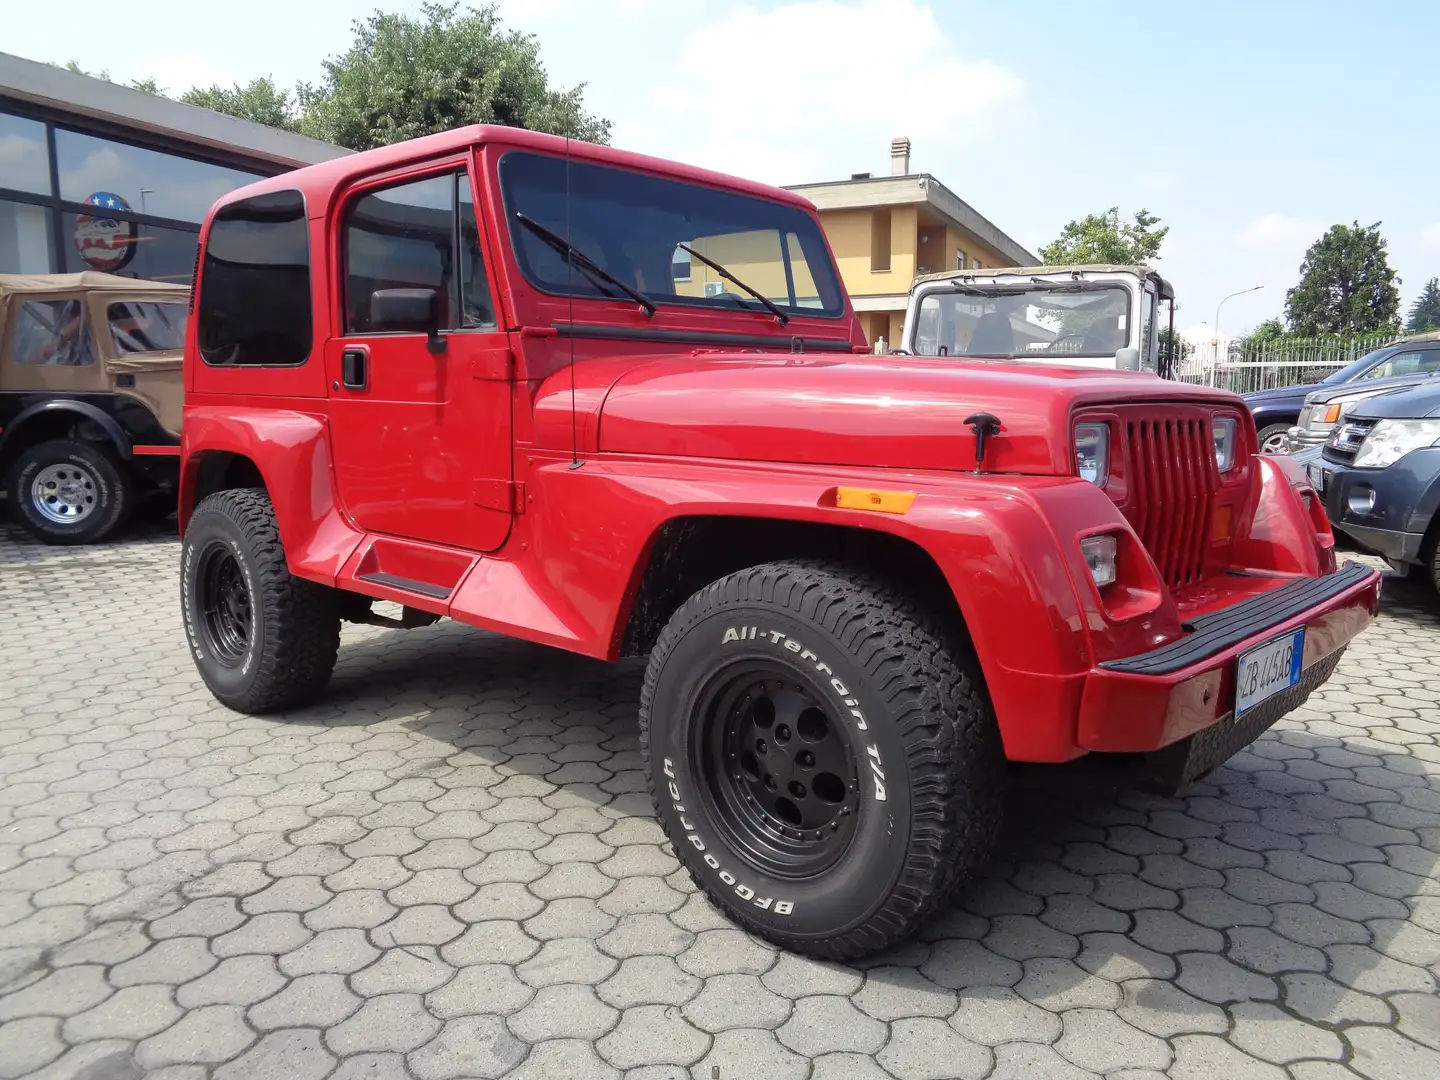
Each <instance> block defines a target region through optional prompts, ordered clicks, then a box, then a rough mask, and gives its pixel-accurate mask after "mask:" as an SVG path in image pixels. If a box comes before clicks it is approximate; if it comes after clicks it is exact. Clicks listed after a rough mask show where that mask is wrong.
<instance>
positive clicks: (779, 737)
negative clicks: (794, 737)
mask: <svg viewBox="0 0 1440 1080" xmlns="http://www.w3.org/2000/svg"><path fill="white" fill-rule="evenodd" d="M775 741H776V742H782V743H787V742H789V741H790V728H789V727H788V726H787V725H785V724H780V725H778V726H777V727H776V728H775Z"/></svg>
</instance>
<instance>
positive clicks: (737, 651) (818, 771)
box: [640, 562, 1004, 959]
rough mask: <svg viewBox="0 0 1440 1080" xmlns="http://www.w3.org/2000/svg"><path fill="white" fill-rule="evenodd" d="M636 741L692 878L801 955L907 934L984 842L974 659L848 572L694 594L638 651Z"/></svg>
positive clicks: (784, 566) (990, 771) (981, 712)
mask: <svg viewBox="0 0 1440 1080" xmlns="http://www.w3.org/2000/svg"><path fill="white" fill-rule="evenodd" d="M640 740H641V749H642V752H643V753H644V755H645V761H646V768H647V769H648V770H649V773H650V779H651V783H652V785H653V790H654V792H655V800H656V813H657V815H658V816H659V818H660V821H661V823H662V825H663V826H664V828H665V830H666V832H667V834H668V835H669V837H670V840H671V842H672V843H673V845H674V847H675V850H676V853H677V855H678V857H679V858H680V860H681V861H682V862H683V863H684V864H685V866H686V868H687V869H688V870H689V872H690V874H691V876H692V877H693V878H694V879H695V881H696V883H697V884H698V885H699V886H700V887H701V888H703V889H704V890H705V892H706V893H707V894H708V895H709V896H710V898H711V899H712V900H713V901H715V903H716V904H717V905H719V906H720V907H721V908H722V909H723V910H724V911H725V912H726V913H727V914H728V915H729V916H730V917H731V918H732V919H734V920H735V921H736V922H738V923H740V924H741V925H743V926H745V927H746V928H747V929H749V930H752V931H754V932H755V933H757V934H759V935H761V936H762V937H765V938H768V939H769V940H771V941H773V942H775V943H777V944H779V945H782V946H784V947H786V948H789V949H793V950H795V951H798V952H804V953H809V954H811V955H815V956H822V957H828V958H833V959H843V958H847V957H855V956H860V955H864V954H867V953H872V952H875V951H878V950H880V949H882V948H884V947H885V946H887V945H889V944H890V943H892V942H894V941H896V940H897V939H899V938H902V937H904V936H906V935H908V934H909V933H911V932H912V931H913V930H914V929H915V928H916V927H917V926H919V924H920V923H921V922H923V921H924V919H925V918H926V917H928V916H929V915H930V914H931V913H932V912H933V911H934V910H935V908H936V907H937V906H938V905H939V904H940V903H941V902H942V901H943V900H944V899H945V898H946V897H947V896H948V895H949V894H950V893H951V892H952V890H953V888H954V887H955V885H956V884H957V883H959V882H960V881H962V880H964V879H965V878H967V877H968V876H969V875H970V874H972V873H973V872H974V871H975V870H976V869H978V868H979V866H980V865H981V864H982V863H983V862H984V861H985V859H986V858H987V857H988V856H989V853H990V851H991V848H992V846H993V844H994V840H995V837H996V834H997V832H998V829H999V822H1000V813H1001V784H1002V777H1003V772H1004V768H1003V767H1004V761H1003V753H1002V751H1001V746H1000V739H999V732H998V729H997V727H996V724H995V719H994V715H993V713H992V710H991V707H990V702H989V698H988V695H987V694H986V692H985V687H984V682H983V680H982V678H981V676H980V672H979V669H978V666H977V665H976V664H975V662H974V659H973V656H972V655H971V654H970V652H969V650H968V648H967V647H966V646H965V645H964V644H963V643H961V642H959V641H958V640H955V635H950V634H946V633H945V632H944V631H943V630H941V629H940V628H939V627H938V626H937V625H935V623H934V621H933V620H931V619H930V618H928V617H927V616H926V615H925V614H924V613H922V612H921V610H920V609H919V608H918V607H917V606H916V605H915V604H913V603H912V602H911V601H910V600H909V599H908V598H907V597H905V596H904V595H903V594H901V593H899V592H897V591H895V590H894V589H892V588H891V587H890V586H888V585H887V584H885V583H883V582H880V581H877V580H874V579H871V578H868V577H865V576H863V575H859V574H856V573H854V572H852V571H850V570H848V569H846V568H844V567H836V566H827V565H822V564H812V563H804V562H789V563H771V564H767V565H763V566H758V567H753V568H751V569H747V570H742V571H739V572H738V573H735V574H731V575H729V576H728V577H725V578H722V579H720V580H719V581H717V582H715V583H713V584H712V585H709V586H708V587H706V588H705V589H702V590H701V591H700V592H698V593H696V594H695V595H694V596H693V597H691V598H690V600H689V601H687V602H686V603H685V604H684V605H683V606H682V607H681V608H680V610H679V611H678V612H676V614H675V615H674V617H673V618H672V619H671V620H670V623H669V624H668V625H667V626H666V628H665V630H664V632H663V633H662V634H661V636H660V640H659V642H658V643H657V644H656V646H655V649H654V650H653V652H652V653H651V657H650V663H649V667H648V669H647V671H646V675H645V685H644V688H643V690H642V692H641V706H640Z"/></svg>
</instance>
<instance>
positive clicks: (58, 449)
mask: <svg viewBox="0 0 1440 1080" xmlns="http://www.w3.org/2000/svg"><path fill="white" fill-rule="evenodd" d="M6 490H7V492H8V493H9V498H10V504H11V508H12V513H13V514H14V516H15V519H16V520H17V521H18V522H19V523H20V525H21V526H22V527H23V528H24V529H25V531H26V532H28V533H30V535H31V536H33V537H35V538H36V539H37V540H42V541H44V542H45V543H47V544H93V543H95V542H97V541H100V540H104V539H105V538H106V537H108V536H110V535H111V534H112V533H114V532H115V531H116V530H117V529H118V528H120V527H121V526H122V525H123V524H124V523H125V519H126V518H127V517H128V516H129V514H130V509H131V503H132V501H133V499H134V485H133V482H132V481H131V478H130V474H129V472H127V471H126V469H125V467H124V466H123V465H122V464H121V463H120V461H119V459H118V458H117V457H116V456H115V454H114V453H113V452H112V451H110V450H109V448H108V447H104V446H100V445H97V444H95V443H88V442H81V441H79V440H77V439H52V440H50V441H49V442H43V443H39V444H37V445H35V446H32V447H30V448H29V449H28V450H24V451H22V452H21V454H20V456H19V457H18V458H16V460H15V463H14V464H13V465H12V466H11V467H10V475H9V477H8V478H7V480H6Z"/></svg>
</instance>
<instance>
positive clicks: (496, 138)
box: [211, 124, 815, 217]
mask: <svg viewBox="0 0 1440 1080" xmlns="http://www.w3.org/2000/svg"><path fill="white" fill-rule="evenodd" d="M478 143H491V144H498V145H503V146H505V147H507V148H513V149H527V150H538V151H543V152H545V153H550V154H556V155H560V156H564V155H566V154H569V155H570V157H571V158H572V159H573V160H575V161H587V162H594V163H596V164H599V165H613V166H616V167H619V168H626V169H636V170H639V171H642V172H648V173H653V174H655V175H657V176H667V177H672V178H674V179H679V180H688V181H692V182H694V183H699V184H708V185H710V186H711V187H719V188H724V189H726V190H728V191H734V192H740V193H743V194H747V195H754V196H757V197H759V198H763V199H768V200H771V201H772V202H778V203H785V204H787V205H789V206H798V207H801V208H803V209H805V210H808V211H810V212H812V213H813V212H814V211H815V204H814V203H812V202H810V200H809V199H806V198H804V197H803V196H800V195H797V194H795V193H794V192H793V191H786V190H785V189H784V188H778V187H772V186H770V185H769V184H760V183H756V182H755V181H753V180H745V179H743V178H741V177H738V176H731V175H729V174H727V173H721V172H715V171H713V170H710V169H701V168H697V167H696V166H694V165H684V164H680V163H678V162H674V161H667V160H666V159H664V158H658V157H651V156H650V155H648V154H636V153H632V152H631V151H628V150H616V149H614V148H613V147H609V146H601V145H600V144H598V143H592V142H585V141H583V140H580V139H567V138H563V137H562V136H559V135H547V134H545V133H543V132H539V131H528V130H526V129H524V128H516V127H507V126H505V125H503V124H472V125H470V126H468V127H462V128H455V129H454V130H453V131H442V132H440V133H439V134H437V135H425V136H422V137H421V138H418V139H409V140H407V141H405V142H401V143H395V144H393V145H390V146H379V147H376V148H375V149H373V150H364V151H361V152H360V153H357V154H347V155H345V156H344V157H339V158H334V159H332V160H330V161H322V162H320V163H319V164H317V165H307V166H305V167H304V168H303V169H295V170H293V171H291V172H287V173H281V174H279V175H278V176H271V177H267V178H266V179H263V180H258V181H256V182H255V183H253V184H248V185H246V186H245V187H242V188H237V189H236V190H234V191H232V192H230V193H229V194H227V195H225V196H223V197H222V198H221V199H220V200H219V201H217V202H216V203H215V204H214V206H212V207H211V213H212V214H213V213H214V212H215V210H217V209H219V208H220V207H222V206H225V205H227V204H229V203H232V202H235V201H237V200H240V199H248V198H250V197H252V196H254V195H259V194H263V193H264V192H267V191H293V190H295V189H296V188H299V189H300V190H302V191H310V192H316V193H318V192H320V191H324V190H327V189H329V190H334V189H336V188H339V187H342V186H344V185H345V184H347V183H349V182H350V181H351V180H354V179H358V178H359V177H363V176H368V175H371V174H373V173H376V172H383V171H384V170H385V169H388V168H392V167H395V166H400V165H408V164H412V163H415V162H422V161H425V160H426V159H427V158H432V157H442V156H444V155H446V154H453V153H454V152H455V151H457V150H463V149H465V148H466V147H469V146H474V145H476V144H478ZM323 210H324V208H323V207H317V206H311V207H309V208H308V213H309V215H310V216H311V217H315V216H317V215H318V214H319V213H322V212H323Z"/></svg>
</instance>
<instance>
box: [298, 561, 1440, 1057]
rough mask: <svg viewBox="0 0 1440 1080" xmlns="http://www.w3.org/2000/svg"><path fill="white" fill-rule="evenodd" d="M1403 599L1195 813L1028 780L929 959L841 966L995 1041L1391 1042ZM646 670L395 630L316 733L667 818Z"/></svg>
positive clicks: (514, 791) (1435, 840)
mask: <svg viewBox="0 0 1440 1080" xmlns="http://www.w3.org/2000/svg"><path fill="white" fill-rule="evenodd" d="M1386 590H1387V591H1386V598H1385V601H1384V617H1385V618H1387V619H1389V620H1392V623H1391V625H1392V628H1393V629H1392V630H1391V631H1390V632H1389V633H1388V634H1387V641H1386V642H1385V643H1383V644H1382V643H1379V642H1376V641H1375V640H1374V638H1373V636H1372V637H1362V638H1361V639H1360V640H1359V641H1358V642H1357V643H1356V644H1355V645H1354V646H1352V649H1351V651H1350V652H1349V653H1348V654H1347V656H1346V658H1345V660H1344V661H1343V662H1342V665H1341V667H1340V668H1339V669H1338V670H1337V672H1336V675H1335V676H1334V677H1333V678H1332V680H1331V681H1330V683H1328V684H1327V685H1326V687H1325V688H1324V691H1323V693H1322V694H1321V695H1320V696H1317V697H1312V698H1311V700H1310V701H1309V702H1308V703H1307V704H1306V706H1304V707H1303V708H1302V709H1300V710H1297V711H1296V712H1295V713H1293V714H1292V715H1291V716H1290V717H1289V718H1287V719H1286V720H1284V721H1282V722H1281V723H1280V724H1279V725H1277V726H1276V727H1275V728H1274V729H1272V730H1271V731H1270V732H1268V733H1267V734H1266V735H1265V736H1263V737H1262V738H1261V739H1260V740H1259V741H1258V742H1257V743H1256V744H1254V745H1253V746H1252V747H1250V748H1249V749H1247V750H1245V751H1242V752H1241V753H1239V754H1237V755H1236V756H1235V757H1233V758H1232V759H1231V760H1230V761H1229V762H1227V763H1226V765H1224V766H1222V767H1221V768H1220V769H1218V770H1216V771H1215V772H1214V773H1213V774H1211V776H1210V777H1208V778H1206V779H1205V780H1204V781H1202V782H1199V783H1197V784H1195V785H1193V786H1192V787H1191V788H1190V789H1189V790H1188V791H1187V792H1186V793H1185V794H1184V795H1182V796H1176V797H1166V796H1163V795H1157V794H1152V793H1149V792H1146V791H1145V790H1143V789H1141V788H1139V787H1136V786H1134V785H1132V784H1130V783H1128V782H1124V783H1114V782H1105V781H1104V780H1103V779H1102V780H1100V781H1097V778H1096V775H1095V773H1094V772H1093V771H1090V770H1086V769H1084V768H1033V767H1032V768H1028V769H1023V770H1014V783H1013V784H1012V786H1011V791H1010V795H1009V798H1008V806H1007V826H1006V829H1005V833H1004V837H1003V839H1002V841H1001V843H1000V845H999V847H998V849H997V854H996V857H995V858H994V860H993V861H992V863H991V865H990V866H989V867H988V868H987V870H986V871H985V873H984V874H983V875H982V877H981V878H980V879H979V880H977V881H975V882H972V883H971V884H970V885H969V886H968V887H966V888H965V889H963V890H962V891H961V892H960V894H959V895H958V896H957V897H955V899H954V902H953V903H952V904H951V905H950V906H949V907H948V908H947V909H946V910H944V911H942V912H941V913H940V914H938V915H937V916H936V917H935V918H933V919H932V920H931V921H930V922H929V924H927V925H926V926H925V927H923V928H922V929H921V930H920V932H919V933H918V934H917V935H916V936H915V937H914V938H913V939H912V940H909V941H906V942H902V943H900V944H899V945H897V946H896V947H894V948H892V949H891V950H889V951H887V952H886V953H884V954H882V955H879V956H876V957H872V958H869V959H867V960H865V961H863V962H860V963H856V964H853V965H848V966H847V965H822V967H825V968H826V969H828V970H833V971H836V972H839V971H843V970H845V969H846V967H848V968H849V969H850V970H854V971H864V972H866V973H867V976H868V981H867V987H869V986H875V987H889V988H890V992H891V993H893V994H894V995H895V996H896V1000H897V1005H896V1009H897V1012H896V1015H897V1016H899V1015H914V1014H915V1010H916V1009H917V1008H919V1009H920V1010H921V1012H925V1011H926V1010H927V1009H928V1010H930V1011H931V1012H932V1013H933V1014H934V1015H948V1014H949V1012H951V1011H953V1010H954V1008H955V1007H956V1005H957V1003H958V1005H959V1008H960V1013H959V1014H957V1015H961V1016H964V1017H966V1018H967V1019H966V1022H967V1023H969V1024H971V1025H972V1026H973V1028H974V1033H973V1034H974V1035H975V1037H977V1038H979V1037H980V1036H982V1035H990V1036H994V1035H996V1032H993V1031H991V1030H990V1029H989V1028H988V1027H987V1025H991V1024H999V1023H1013V1022H1015V1019H1016V1017H1017V1016H1025V1015H1029V1016H1030V1017H1031V1018H1032V1020H1033V1022H1035V1023H1038V1024H1049V1023H1052V1022H1054V1023H1058V1022H1059V1020H1058V1017H1059V1014H1061V1013H1065V1012H1068V1011H1069V1010H1072V1009H1099V1010H1110V1011H1118V1012H1119V1015H1120V1016H1121V1017H1122V1018H1124V1019H1125V1020H1126V1021H1127V1022H1128V1023H1130V1024H1131V1025H1132V1026H1135V1027H1138V1028H1139V1029H1141V1030H1143V1031H1147V1032H1150V1033H1151V1034H1152V1035H1155V1036H1157V1037H1159V1038H1162V1039H1168V1038H1174V1037H1178V1036H1180V1035H1182V1034H1185V1033H1203V1032H1210V1033H1214V1034H1220V1035H1224V1034H1225V1033H1226V1032H1228V1031H1230V1030H1231V1029H1232V1027H1233V1026H1234V1025H1236V1024H1240V1023H1242V1022H1243V1023H1244V1024H1248V1025H1251V1026H1252V1027H1255V1028H1256V1029H1257V1030H1263V1029H1265V1027H1266V1025H1272V1026H1273V1025H1274V1024H1277V1023H1283V1022H1290V1021H1293V1020H1295V1019H1297V1018H1298V1019H1300V1020H1303V1021H1305V1022H1306V1023H1307V1024H1308V1025H1310V1027H1307V1028H1306V1029H1305V1030H1307V1031H1316V1032H1319V1033H1320V1034H1317V1035H1316V1036H1315V1038H1316V1039H1318V1040H1320V1042H1322V1043H1324V1044H1325V1047H1326V1052H1327V1053H1328V1049H1329V1048H1330V1043H1332V1042H1333V1043H1334V1048H1336V1049H1338V1047H1339V1045H1340V1044H1339V1040H1338V1036H1337V1034H1336V1033H1337V1032H1338V1031H1341V1030H1343V1029H1344V1028H1345V1027H1346V1026H1347V1025H1354V1024H1384V1023H1390V1022H1391V1019H1390V1018H1391V1016H1392V1013H1391V1009H1392V1005H1391V1004H1390V1003H1389V999H1392V998H1395V999H1397V1000H1400V1001H1403V1002H1413V1001H1414V1000H1417V999H1416V995H1419V996H1421V998H1423V997H1424V996H1425V995H1433V994H1434V993H1435V991H1436V986H1437V981H1436V980H1437V976H1440V854H1437V851H1440V752H1437V746H1436V739H1435V734H1436V733H1437V731H1440V723H1437V719H1440V692H1437V691H1435V690H1432V689H1431V687H1440V658H1437V657H1436V656H1435V655H1434V649H1433V645H1431V644H1430V641H1433V637H1432V638H1430V639H1429V640H1426V639H1423V638H1417V639H1416V640H1415V641H1414V643H1413V649H1411V648H1407V646H1406V645H1405V644H1401V645H1400V646H1399V647H1398V649H1397V645H1396V644H1395V643H1396V642H1397V641H1400V642H1407V641H1408V637H1409V634H1408V630H1409V628H1410V627H1411V626H1415V627H1425V628H1431V627H1433V626H1434V625H1435V624H1436V623H1437V622H1440V619H1437V616H1436V611H1437V609H1440V605H1437V604H1436V603H1434V602H1433V596H1431V595H1430V594H1428V593H1427V591H1426V590H1424V589H1422V588H1421V587H1419V586H1418V585H1414V584H1412V583H1410V582H1406V581H1393V582H1387V585H1386ZM1432 634H1433V631H1432ZM348 637H349V635H348V634H347V638H348ZM642 674H643V662H642V661H626V662H624V663H622V664H621V665H620V666H619V667H618V668H617V667H615V666H612V665H607V664H604V663H600V662H598V661H593V660H588V659H584V658H580V657H575V656H571V655H569V654H566V653H563V652H559V651H556V650H551V649H547V648H544V647H541V646H536V645H531V644H527V643H523V642H517V641H512V640H509V639H505V638H501V637H496V636H493V635H489V634H485V633H482V632H480V631H476V630H473V629H469V628H466V627H461V626H457V625H454V624H440V625H438V626H436V627H432V628H428V629H426V630H421V631H410V632H408V633H404V632H388V631H382V632H378V633H375V632H370V634H369V636H368V637H367V638H366V639H365V640H363V641H347V643H346V644H345V645H344V646H343V647H342V651H341V663H340V666H339V668H338V670H337V673H336V676H335V680H334V684H333V686H332V692H331V694H330V696H329V699H328V701H327V702H326V703H325V704H324V705H322V706H319V707H317V708H316V709H314V710H307V711H306V712H303V713H300V714H297V715H296V716H294V717H293V721H292V722H294V723H296V725H297V727H303V726H307V725H308V724H310V723H323V724H325V725H327V726H334V725H352V724H367V723H371V722H374V721H376V720H380V719H396V720H400V721H401V722H402V723H403V724H404V725H405V726H406V727H408V728H410V729H411V730H412V731H414V732H416V733H418V734H420V735H422V736H424V737H425V738H426V739H427V740H430V747H431V752H430V753H429V754H428V755H426V754H419V753H417V754H416V756H414V757H413V759H412V762H411V766H410V768H409V769H407V770H406V775H408V776H414V777H423V776H426V775H427V773H428V772H430V771H437V772H438V771H439V770H442V769H444V770H449V769H452V768H453V767H455V766H466V767H468V769H469V770H470V771H471V772H472V774H473V775H472V781H473V783H475V784H476V785H477V786H479V787H483V788H485V789H486V790H487V791H488V792H489V794H490V796H491V797H492V798H494V799H498V800H499V801H500V802H501V803H503V804H504V805H503V806H499V807H497V808H493V809H491V810H490V811H482V813H484V814H486V815H487V816H489V817H492V818H496V819H503V820H504V821H507V822H513V821H516V820H517V819H519V818H523V817H524V811H525V807H526V805H527V804H528V803H533V802H538V800H539V799H540V798H542V797H545V796H553V795H556V794H557V793H559V792H563V801H564V804H565V805H567V806H581V805H588V806H592V807H610V808H612V812H614V811H615V810H623V811H624V812H625V813H626V814H628V815H636V816H646V817H648V816H650V813H651V812H650V808H649V789H648V785H647V783H646V778H645V776H644V775H643V773H642V771H641V761H640V757H639V753H638V738H637V730H636V704H635V703H636V701H637V699H638V695H639V685H640V680H641V676H642ZM1421 755H1425V756H1421ZM391 775H392V776H395V775H396V774H391ZM551 802H552V803H553V802H554V799H552V800H551ZM496 827H498V828H507V827H511V826H508V825H499V826H496ZM666 857H667V858H669V857H671V856H670V853H669V850H668V849H666ZM673 865H674V868H675V869H678V864H673ZM763 947H764V948H767V949H768V948H770V946H768V945H766V946H763ZM875 992H877V993H879V992H881V991H880V990H876V991H875ZM1397 996H1398V998H1397ZM899 1002H903V1012H901V1011H898V1010H901V1009H902V1005H901V1004H899ZM1403 1014H1404V1012H1403V1010H1402V1015H1403ZM1426 1015H1428V1014H1426ZM960 1026H962V1030H963V1025H960ZM982 1041H983V1040H982ZM1317 1052H1318V1051H1317ZM1377 1052H1379V1051H1378V1050H1377Z"/></svg>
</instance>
